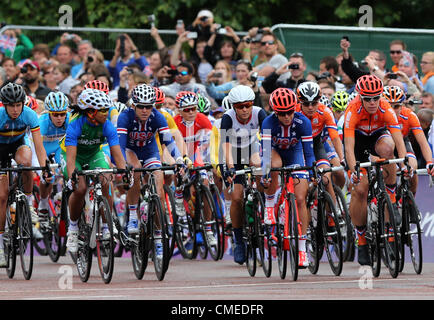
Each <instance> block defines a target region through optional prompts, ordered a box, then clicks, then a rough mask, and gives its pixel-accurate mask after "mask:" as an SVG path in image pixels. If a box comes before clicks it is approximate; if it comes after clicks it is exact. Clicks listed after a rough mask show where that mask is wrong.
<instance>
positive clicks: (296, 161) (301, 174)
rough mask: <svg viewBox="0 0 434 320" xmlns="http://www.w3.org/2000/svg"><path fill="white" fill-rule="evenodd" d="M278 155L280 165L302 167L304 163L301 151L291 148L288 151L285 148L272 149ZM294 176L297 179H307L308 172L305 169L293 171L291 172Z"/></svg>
mask: <svg viewBox="0 0 434 320" xmlns="http://www.w3.org/2000/svg"><path fill="white" fill-rule="evenodd" d="M274 150H275V151H277V153H278V154H279V155H280V158H281V159H282V166H284V167H290V166H300V167H303V166H305V165H306V163H305V161H304V154H303V151H301V152H293V151H292V150H291V151H290V152H288V151H287V150H285V151H283V150H281V149H274ZM291 175H292V176H293V177H294V178H299V179H309V172H308V171H307V170H300V171H294V172H292V174H291Z"/></svg>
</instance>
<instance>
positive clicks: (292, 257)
mask: <svg viewBox="0 0 434 320" xmlns="http://www.w3.org/2000/svg"><path fill="white" fill-rule="evenodd" d="M287 204H289V205H290V207H289V209H288V215H287V216H288V233H289V234H288V242H289V262H290V267H291V274H292V280H294V281H296V280H297V278H298V257H299V256H298V238H299V236H300V235H299V229H298V227H299V221H298V214H297V204H296V202H295V195H294V194H292V193H290V194H289V201H287Z"/></svg>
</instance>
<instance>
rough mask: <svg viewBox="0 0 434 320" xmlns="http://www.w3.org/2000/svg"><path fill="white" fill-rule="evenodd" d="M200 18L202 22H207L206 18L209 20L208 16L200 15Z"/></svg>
mask: <svg viewBox="0 0 434 320" xmlns="http://www.w3.org/2000/svg"><path fill="white" fill-rule="evenodd" d="M199 20H200V21H202V22H205V21H206V20H208V17H206V16H203V17H200V18H199Z"/></svg>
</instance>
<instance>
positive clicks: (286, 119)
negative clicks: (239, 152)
mask: <svg viewBox="0 0 434 320" xmlns="http://www.w3.org/2000/svg"><path fill="white" fill-rule="evenodd" d="M269 104H270V107H271V108H272V109H273V111H274V113H273V114H270V115H269V116H268V117H267V118H265V120H264V122H263V123H262V128H261V146H262V163H261V167H262V170H263V173H264V175H263V177H262V179H261V182H262V184H263V186H264V187H265V188H266V190H265V192H264V193H265V209H266V212H265V217H264V222H265V224H267V225H269V226H273V225H275V224H276V217H275V212H274V205H275V199H276V196H275V193H276V190H277V187H278V180H279V176H278V172H276V171H273V172H271V173H270V172H269V169H270V168H278V167H282V166H312V164H313V162H314V161H315V155H314V152H313V138H312V125H311V122H310V120H309V119H308V118H307V117H306V116H304V115H303V114H302V113H300V112H295V110H296V106H297V104H298V101H297V96H296V94H295V93H294V92H293V91H291V90H289V89H287V88H278V89H276V90H274V91H273V92H272V93H271V95H270V100H269ZM292 176H293V177H295V178H297V179H299V183H296V184H295V185H294V191H295V198H296V202H297V210H298V214H299V216H300V223H301V236H300V239H299V267H307V266H308V264H309V263H308V261H307V256H306V233H307V227H308V224H309V216H308V212H307V207H306V197H307V190H308V179H309V172H307V171H294V172H293V173H292ZM270 229H271V228H270Z"/></svg>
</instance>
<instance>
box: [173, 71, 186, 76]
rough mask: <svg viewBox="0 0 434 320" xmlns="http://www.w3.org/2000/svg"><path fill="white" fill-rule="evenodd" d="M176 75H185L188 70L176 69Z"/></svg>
mask: <svg viewBox="0 0 434 320" xmlns="http://www.w3.org/2000/svg"><path fill="white" fill-rule="evenodd" d="M176 75H181V76H186V75H188V71H185V70H184V71H178V72H177V73H176Z"/></svg>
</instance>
